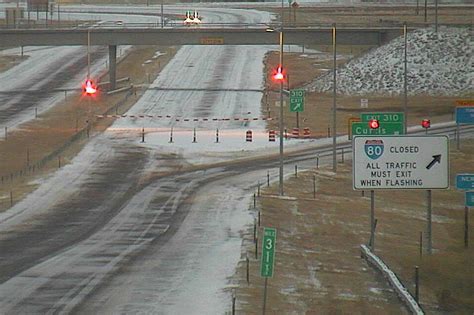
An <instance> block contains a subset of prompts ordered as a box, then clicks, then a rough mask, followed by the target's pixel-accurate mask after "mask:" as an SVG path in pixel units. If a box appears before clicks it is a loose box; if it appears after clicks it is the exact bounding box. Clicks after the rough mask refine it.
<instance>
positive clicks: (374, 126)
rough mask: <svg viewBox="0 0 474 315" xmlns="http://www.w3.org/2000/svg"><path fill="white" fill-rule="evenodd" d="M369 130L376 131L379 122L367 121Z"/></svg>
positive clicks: (374, 120) (375, 120)
mask: <svg viewBox="0 0 474 315" xmlns="http://www.w3.org/2000/svg"><path fill="white" fill-rule="evenodd" d="M369 127H370V129H378V128H379V127H380V122H379V121H378V120H377V119H371V120H369Z"/></svg>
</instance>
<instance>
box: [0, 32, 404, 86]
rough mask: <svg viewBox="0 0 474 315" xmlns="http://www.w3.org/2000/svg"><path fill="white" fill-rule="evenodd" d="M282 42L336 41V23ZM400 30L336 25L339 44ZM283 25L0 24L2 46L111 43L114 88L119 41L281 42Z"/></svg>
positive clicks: (376, 41) (380, 38)
mask: <svg viewBox="0 0 474 315" xmlns="http://www.w3.org/2000/svg"><path fill="white" fill-rule="evenodd" d="M283 34H284V36H283V37H284V44H285V45H288V44H294V45H332V41H333V27H332V26H316V27H315V26H310V27H285V28H284V30H283ZM401 34H402V29H401V27H396V26H395V27H357V26H344V27H337V28H336V44H337V45H368V46H379V45H381V44H384V43H386V42H388V41H390V40H392V39H394V38H396V37H398V36H400V35H401ZM279 38H280V36H279V30H278V29H276V28H272V26H268V25H245V26H239V27H237V26H229V25H225V26H222V25H220V26H219V25H213V26H211V27H203V26H200V27H172V28H168V27H167V28H160V27H157V25H156V24H139V25H127V24H125V25H122V26H121V27H102V26H100V25H99V26H95V27H93V26H87V27H76V28H61V29H54V28H53V29H51V28H43V29H0V47H2V46H9V47H12V46H74V45H83V46H87V45H88V41H89V42H90V45H107V46H108V47H109V63H108V64H109V76H110V82H111V83H110V88H111V89H114V88H115V84H116V56H117V46H119V45H279Z"/></svg>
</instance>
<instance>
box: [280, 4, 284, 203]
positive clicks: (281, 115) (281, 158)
mask: <svg viewBox="0 0 474 315" xmlns="http://www.w3.org/2000/svg"><path fill="white" fill-rule="evenodd" d="M283 8H284V6H283V0H281V25H280V64H279V67H281V69H283V13H284V12H283ZM279 128H280V174H279V192H280V196H283V80H280V118H279Z"/></svg>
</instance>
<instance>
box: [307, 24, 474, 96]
mask: <svg viewBox="0 0 474 315" xmlns="http://www.w3.org/2000/svg"><path fill="white" fill-rule="evenodd" d="M407 42H408V45H407V70H408V75H407V88H408V94H410V95H416V94H429V95H463V94H467V93H468V92H471V93H472V92H473V86H474V84H473V81H474V58H473V54H472V52H473V44H472V40H471V34H470V32H469V30H468V29H457V28H445V27H441V28H439V29H438V33H435V32H434V29H432V28H430V29H420V30H416V31H413V32H410V33H408V36H407ZM403 75H404V38H403V36H401V37H399V38H397V39H395V40H393V41H392V42H390V43H389V44H387V45H384V46H381V47H378V48H376V49H373V50H372V51H370V52H368V53H367V54H366V55H364V56H362V57H360V58H357V59H353V60H351V61H350V62H348V63H347V64H346V65H345V67H343V68H342V69H339V70H338V71H337V92H338V93H340V94H350V95H363V94H379V95H397V94H402V93H403ZM332 89H333V84H332V73H328V74H326V75H324V76H322V77H319V78H318V79H316V80H315V81H314V82H312V83H310V84H309V85H308V86H307V90H309V91H312V92H314V91H318V92H325V91H332Z"/></svg>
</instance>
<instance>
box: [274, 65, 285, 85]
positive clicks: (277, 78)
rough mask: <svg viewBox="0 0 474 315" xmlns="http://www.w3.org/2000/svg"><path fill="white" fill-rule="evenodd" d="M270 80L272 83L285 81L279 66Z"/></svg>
mask: <svg viewBox="0 0 474 315" xmlns="http://www.w3.org/2000/svg"><path fill="white" fill-rule="evenodd" d="M272 78H273V80H274V81H277V82H281V81H283V80H284V79H285V75H284V73H283V68H282V67H281V66H278V68H277V69H276V71H274V73H273V75H272Z"/></svg>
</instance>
